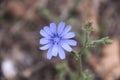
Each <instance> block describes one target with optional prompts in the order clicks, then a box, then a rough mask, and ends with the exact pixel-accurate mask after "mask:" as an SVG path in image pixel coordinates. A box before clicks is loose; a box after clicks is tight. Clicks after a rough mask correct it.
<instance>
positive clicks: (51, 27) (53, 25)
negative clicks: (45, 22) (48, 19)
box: [50, 23, 56, 34]
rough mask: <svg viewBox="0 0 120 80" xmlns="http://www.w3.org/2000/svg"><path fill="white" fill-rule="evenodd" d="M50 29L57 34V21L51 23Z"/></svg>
mask: <svg viewBox="0 0 120 80" xmlns="http://www.w3.org/2000/svg"><path fill="white" fill-rule="evenodd" d="M50 30H51V32H52V33H54V34H56V24H55V23H50Z"/></svg>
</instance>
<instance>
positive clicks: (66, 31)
mask: <svg viewBox="0 0 120 80" xmlns="http://www.w3.org/2000/svg"><path fill="white" fill-rule="evenodd" d="M71 28H72V26H71V25H68V26H67V27H66V28H65V29H64V30H63V33H62V34H61V36H64V35H66V34H67V33H68V32H69V31H70V30H71Z"/></svg>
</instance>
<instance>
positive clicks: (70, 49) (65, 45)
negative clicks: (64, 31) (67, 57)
mask: <svg viewBox="0 0 120 80" xmlns="http://www.w3.org/2000/svg"><path fill="white" fill-rule="evenodd" d="M60 44H61V46H62V48H63V49H65V50H66V51H68V52H71V51H72V48H71V47H70V46H69V45H68V43H66V42H64V41H61V42H60Z"/></svg>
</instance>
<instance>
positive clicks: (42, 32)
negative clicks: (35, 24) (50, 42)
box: [40, 29, 50, 38]
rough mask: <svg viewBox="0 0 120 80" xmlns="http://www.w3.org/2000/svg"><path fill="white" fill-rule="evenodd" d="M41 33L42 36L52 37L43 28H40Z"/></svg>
mask: <svg viewBox="0 0 120 80" xmlns="http://www.w3.org/2000/svg"><path fill="white" fill-rule="evenodd" d="M40 34H41V35H42V36H44V37H48V38H50V36H49V35H48V34H47V33H46V32H45V31H44V30H43V29H42V30H40Z"/></svg>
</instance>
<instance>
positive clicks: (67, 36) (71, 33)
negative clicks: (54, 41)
mask: <svg viewBox="0 0 120 80" xmlns="http://www.w3.org/2000/svg"><path fill="white" fill-rule="evenodd" d="M73 37H75V33H74V32H69V33H67V34H66V35H64V36H63V38H73Z"/></svg>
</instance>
